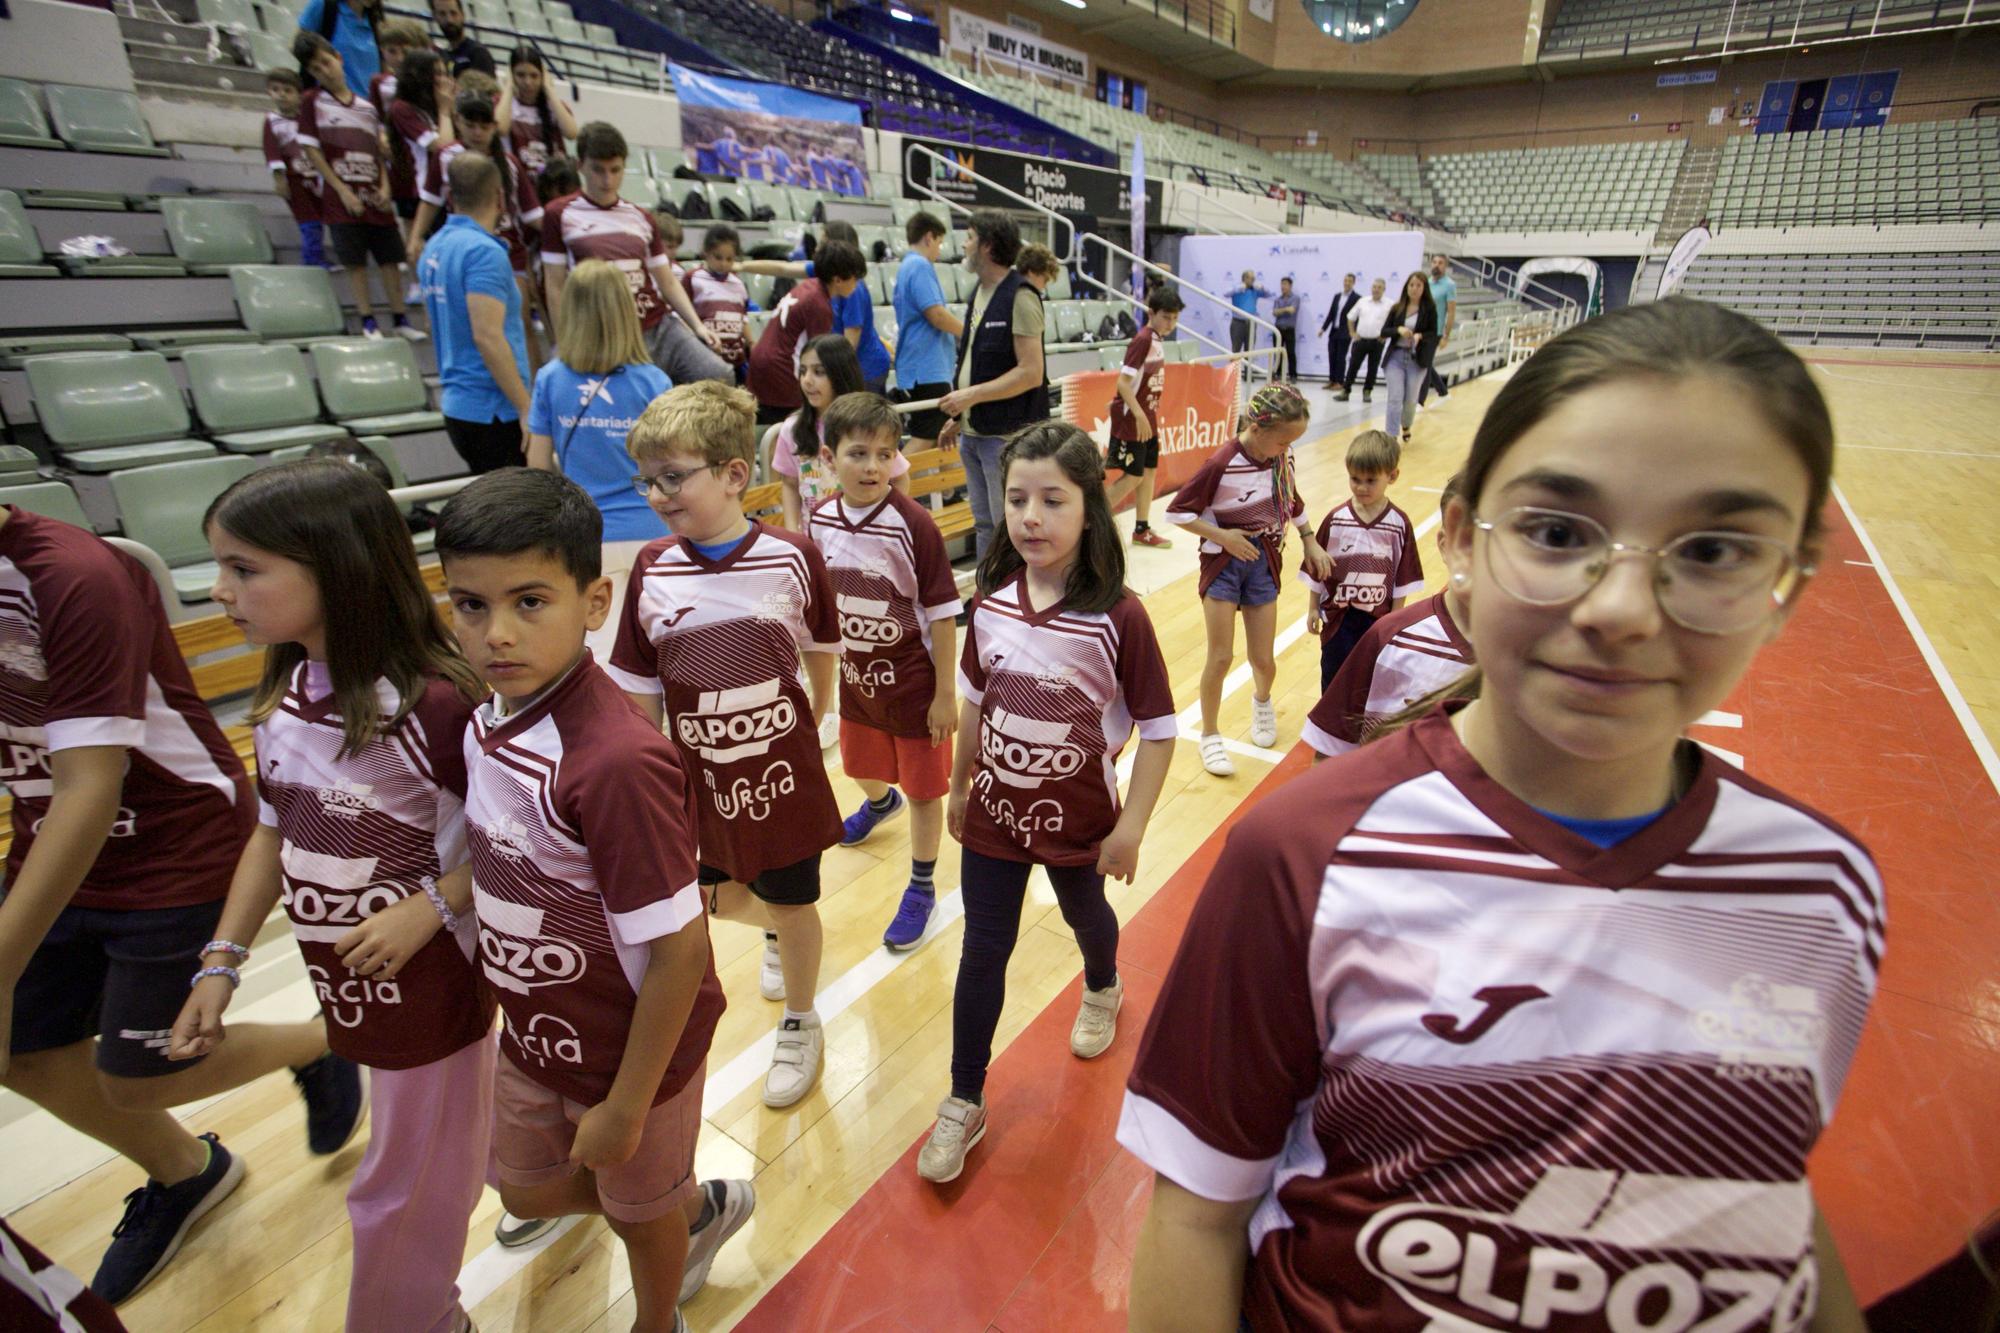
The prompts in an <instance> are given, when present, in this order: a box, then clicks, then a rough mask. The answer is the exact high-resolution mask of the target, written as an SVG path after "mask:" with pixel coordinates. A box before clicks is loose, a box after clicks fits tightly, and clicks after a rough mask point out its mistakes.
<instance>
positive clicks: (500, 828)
mask: <svg viewBox="0 0 2000 1333" xmlns="http://www.w3.org/2000/svg"><path fill="white" fill-rule="evenodd" d="M479 831H480V833H481V834H482V835H484V836H485V838H486V841H487V843H488V844H489V845H490V846H491V847H492V848H493V850H494V851H495V852H498V853H499V854H500V855H502V856H511V857H516V858H519V857H525V856H528V855H530V854H532V853H533V851H534V844H533V843H532V842H530V841H529V840H528V827H527V825H525V824H523V823H521V822H520V821H518V820H513V819H508V818H506V817H505V816H502V817H501V818H499V819H496V820H492V821H491V822H489V823H485V824H481V825H480V826H479Z"/></svg>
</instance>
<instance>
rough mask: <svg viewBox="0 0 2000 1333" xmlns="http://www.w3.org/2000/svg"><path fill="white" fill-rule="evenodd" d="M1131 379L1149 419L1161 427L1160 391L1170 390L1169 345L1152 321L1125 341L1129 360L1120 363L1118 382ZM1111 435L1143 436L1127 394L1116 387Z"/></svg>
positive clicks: (1136, 394)
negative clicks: (1154, 327) (1126, 398)
mask: <svg viewBox="0 0 2000 1333" xmlns="http://www.w3.org/2000/svg"><path fill="white" fill-rule="evenodd" d="M1127 380H1131V381H1133V384H1132V394H1133V396H1134V397H1136V398H1137V399H1138V400H1139V406H1140V407H1141V408H1142V409H1144V411H1145V413H1146V420H1147V421H1149V422H1151V423H1152V426H1153V429H1154V430H1155V431H1158V430H1159V428H1160V395H1161V394H1162V393H1164V392H1165V391H1166V383H1167V345H1166V344H1165V343H1163V342H1161V341H1160V340H1159V338H1158V337H1156V336H1155V335H1154V333H1153V326H1152V325H1151V324H1142V325H1140V326H1139V332H1138V333H1137V334H1136V335H1135V336H1134V337H1133V339H1132V341H1131V342H1129V343H1126V344H1125V363H1124V364H1123V365H1121V366H1119V367H1118V383H1119V384H1120V385H1122V384H1124V383H1125V381H1127ZM1111 438H1112V439H1114V440H1137V439H1138V438H1139V423H1138V422H1137V421H1135V420H1133V417H1132V409H1131V408H1130V407H1127V406H1126V405H1125V395H1124V394H1122V393H1119V392H1118V390H1117V388H1116V387H1114V388H1113V389H1112V391H1111Z"/></svg>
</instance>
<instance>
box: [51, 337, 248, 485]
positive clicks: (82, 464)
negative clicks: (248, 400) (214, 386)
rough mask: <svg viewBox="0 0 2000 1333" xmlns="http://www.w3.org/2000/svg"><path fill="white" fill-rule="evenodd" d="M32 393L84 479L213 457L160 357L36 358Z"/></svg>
mask: <svg viewBox="0 0 2000 1333" xmlns="http://www.w3.org/2000/svg"><path fill="white" fill-rule="evenodd" d="M22 368H23V369H24V370H26V371H27V373H28V389H29V392H30V393H31V394H33V396H34V400H35V411H36V412H37V413H38V414H39V415H40V417H41V419H42V430H43V432H44V433H45V434H46V435H47V436H48V438H49V442H50V443H51V444H53V445H55V446H56V448H57V449H58V450H59V451H61V453H62V456H63V462H65V463H67V464H68V465H69V466H71V467H73V468H75V469H76V470H77V471H79V472H116V471H118V470H120V469H123V468H136V467H142V466H144V465H146V464H150V463H167V462H175V461H180V460H185V459H197V458H208V457H211V456H213V455H214V453H215V446H214V445H211V444H208V443H205V442H204V441H201V440H195V439H190V438H188V426H189V421H188V411H187V404H186V402H185V401H183V400H182V398H181V390H180V385H178V384H176V383H175V382H174V377H173V375H172V373H171V372H170V371H169V370H168V369H167V360H166V358H165V357H163V356H161V355H160V354H159V353H158V352H74V353H68V354H65V355H57V356H36V357H29V358H28V359H27V360H25V361H24V362H23V363H22Z"/></svg>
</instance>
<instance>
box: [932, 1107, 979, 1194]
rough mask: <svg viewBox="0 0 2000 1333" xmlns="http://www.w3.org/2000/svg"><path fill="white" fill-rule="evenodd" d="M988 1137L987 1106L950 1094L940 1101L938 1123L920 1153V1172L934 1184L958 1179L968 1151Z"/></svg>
mask: <svg viewBox="0 0 2000 1333" xmlns="http://www.w3.org/2000/svg"><path fill="white" fill-rule="evenodd" d="M985 1137H986V1108H985V1107H984V1106H981V1105H979V1104H978V1103H977V1102H968V1101H964V1100H962V1099H960V1098H958V1097H947V1098H945V1099H944V1101H942V1102H941V1103H939V1104H938V1115H937V1123H936V1124H934V1125H932V1126H931V1136H930V1137H929V1138H927V1139H925V1140H924V1147H923V1151H922V1152H919V1153H918V1154H917V1174H918V1175H919V1176H922V1177H923V1178H924V1179H925V1180H928V1181H930V1182H931V1183H932V1184H936V1185H943V1184H946V1183H948V1182H950V1181H953V1180H957V1179H958V1173H959V1172H961V1171H963V1170H965V1154H966V1153H968V1152H970V1151H971V1150H972V1146H973V1145H974V1144H976V1143H978V1142H979V1141H980V1140H981V1139H983V1138H985Z"/></svg>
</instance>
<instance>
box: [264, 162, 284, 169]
mask: <svg viewBox="0 0 2000 1333" xmlns="http://www.w3.org/2000/svg"><path fill="white" fill-rule="evenodd" d="M264 165H265V166H267V167H269V168H270V169H271V170H273V171H283V170H284V169H285V164H284V162H283V161H282V160H275V161H271V162H266V163H265V164H264Z"/></svg>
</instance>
